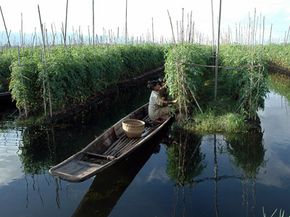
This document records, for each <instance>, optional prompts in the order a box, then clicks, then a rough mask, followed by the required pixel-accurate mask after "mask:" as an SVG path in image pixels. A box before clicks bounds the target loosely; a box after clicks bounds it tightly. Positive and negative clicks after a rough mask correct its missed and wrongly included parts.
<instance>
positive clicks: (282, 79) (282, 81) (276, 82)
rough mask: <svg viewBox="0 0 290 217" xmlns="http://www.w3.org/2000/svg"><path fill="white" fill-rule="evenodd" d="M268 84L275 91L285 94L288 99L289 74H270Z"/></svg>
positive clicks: (289, 87) (289, 89) (289, 98)
mask: <svg viewBox="0 0 290 217" xmlns="http://www.w3.org/2000/svg"><path fill="white" fill-rule="evenodd" d="M269 86H270V88H271V89H272V90H274V91H275V92H276V93H279V94H280V95H282V96H285V97H286V98H287V99H288V100H289V101H290V79H289V76H286V75H280V74H272V75H271V76H270V79H269Z"/></svg>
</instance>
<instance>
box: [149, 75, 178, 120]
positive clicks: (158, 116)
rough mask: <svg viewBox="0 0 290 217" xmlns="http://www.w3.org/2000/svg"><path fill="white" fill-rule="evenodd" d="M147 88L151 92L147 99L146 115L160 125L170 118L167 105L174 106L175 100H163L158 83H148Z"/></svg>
mask: <svg viewBox="0 0 290 217" xmlns="http://www.w3.org/2000/svg"><path fill="white" fill-rule="evenodd" d="M147 86H148V88H149V89H150V90H151V95H150V99H149V106H148V115H149V118H150V119H151V120H152V121H154V122H157V123H158V122H159V123H162V122H163V121H165V120H166V119H167V118H169V117H170V108H169V106H168V105H170V104H175V103H176V102H177V101H176V100H165V99H163V98H162V97H161V96H160V93H159V91H160V89H161V85H160V82H159V81H156V80H154V81H149V82H148V85H147Z"/></svg>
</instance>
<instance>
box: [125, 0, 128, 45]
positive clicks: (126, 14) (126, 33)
mask: <svg viewBox="0 0 290 217" xmlns="http://www.w3.org/2000/svg"><path fill="white" fill-rule="evenodd" d="M127 16H128V0H126V12H125V43H126V44H127V42H128V26H127V25H128V23H127Z"/></svg>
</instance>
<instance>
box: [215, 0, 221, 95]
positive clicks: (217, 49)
mask: <svg viewBox="0 0 290 217" xmlns="http://www.w3.org/2000/svg"><path fill="white" fill-rule="evenodd" d="M221 16H222V0H220V6H219V18H218V35H217V46H216V58H215V79H214V100H216V98H217V79H218V70H219V67H218V66H219V49H220V31H221Z"/></svg>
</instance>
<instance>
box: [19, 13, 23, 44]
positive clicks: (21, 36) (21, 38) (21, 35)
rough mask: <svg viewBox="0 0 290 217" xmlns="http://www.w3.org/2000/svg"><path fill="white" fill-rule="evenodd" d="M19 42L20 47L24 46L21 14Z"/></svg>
mask: <svg viewBox="0 0 290 217" xmlns="http://www.w3.org/2000/svg"><path fill="white" fill-rule="evenodd" d="M20 40H21V47H23V45H24V39H23V16H22V13H21V34H20Z"/></svg>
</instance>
